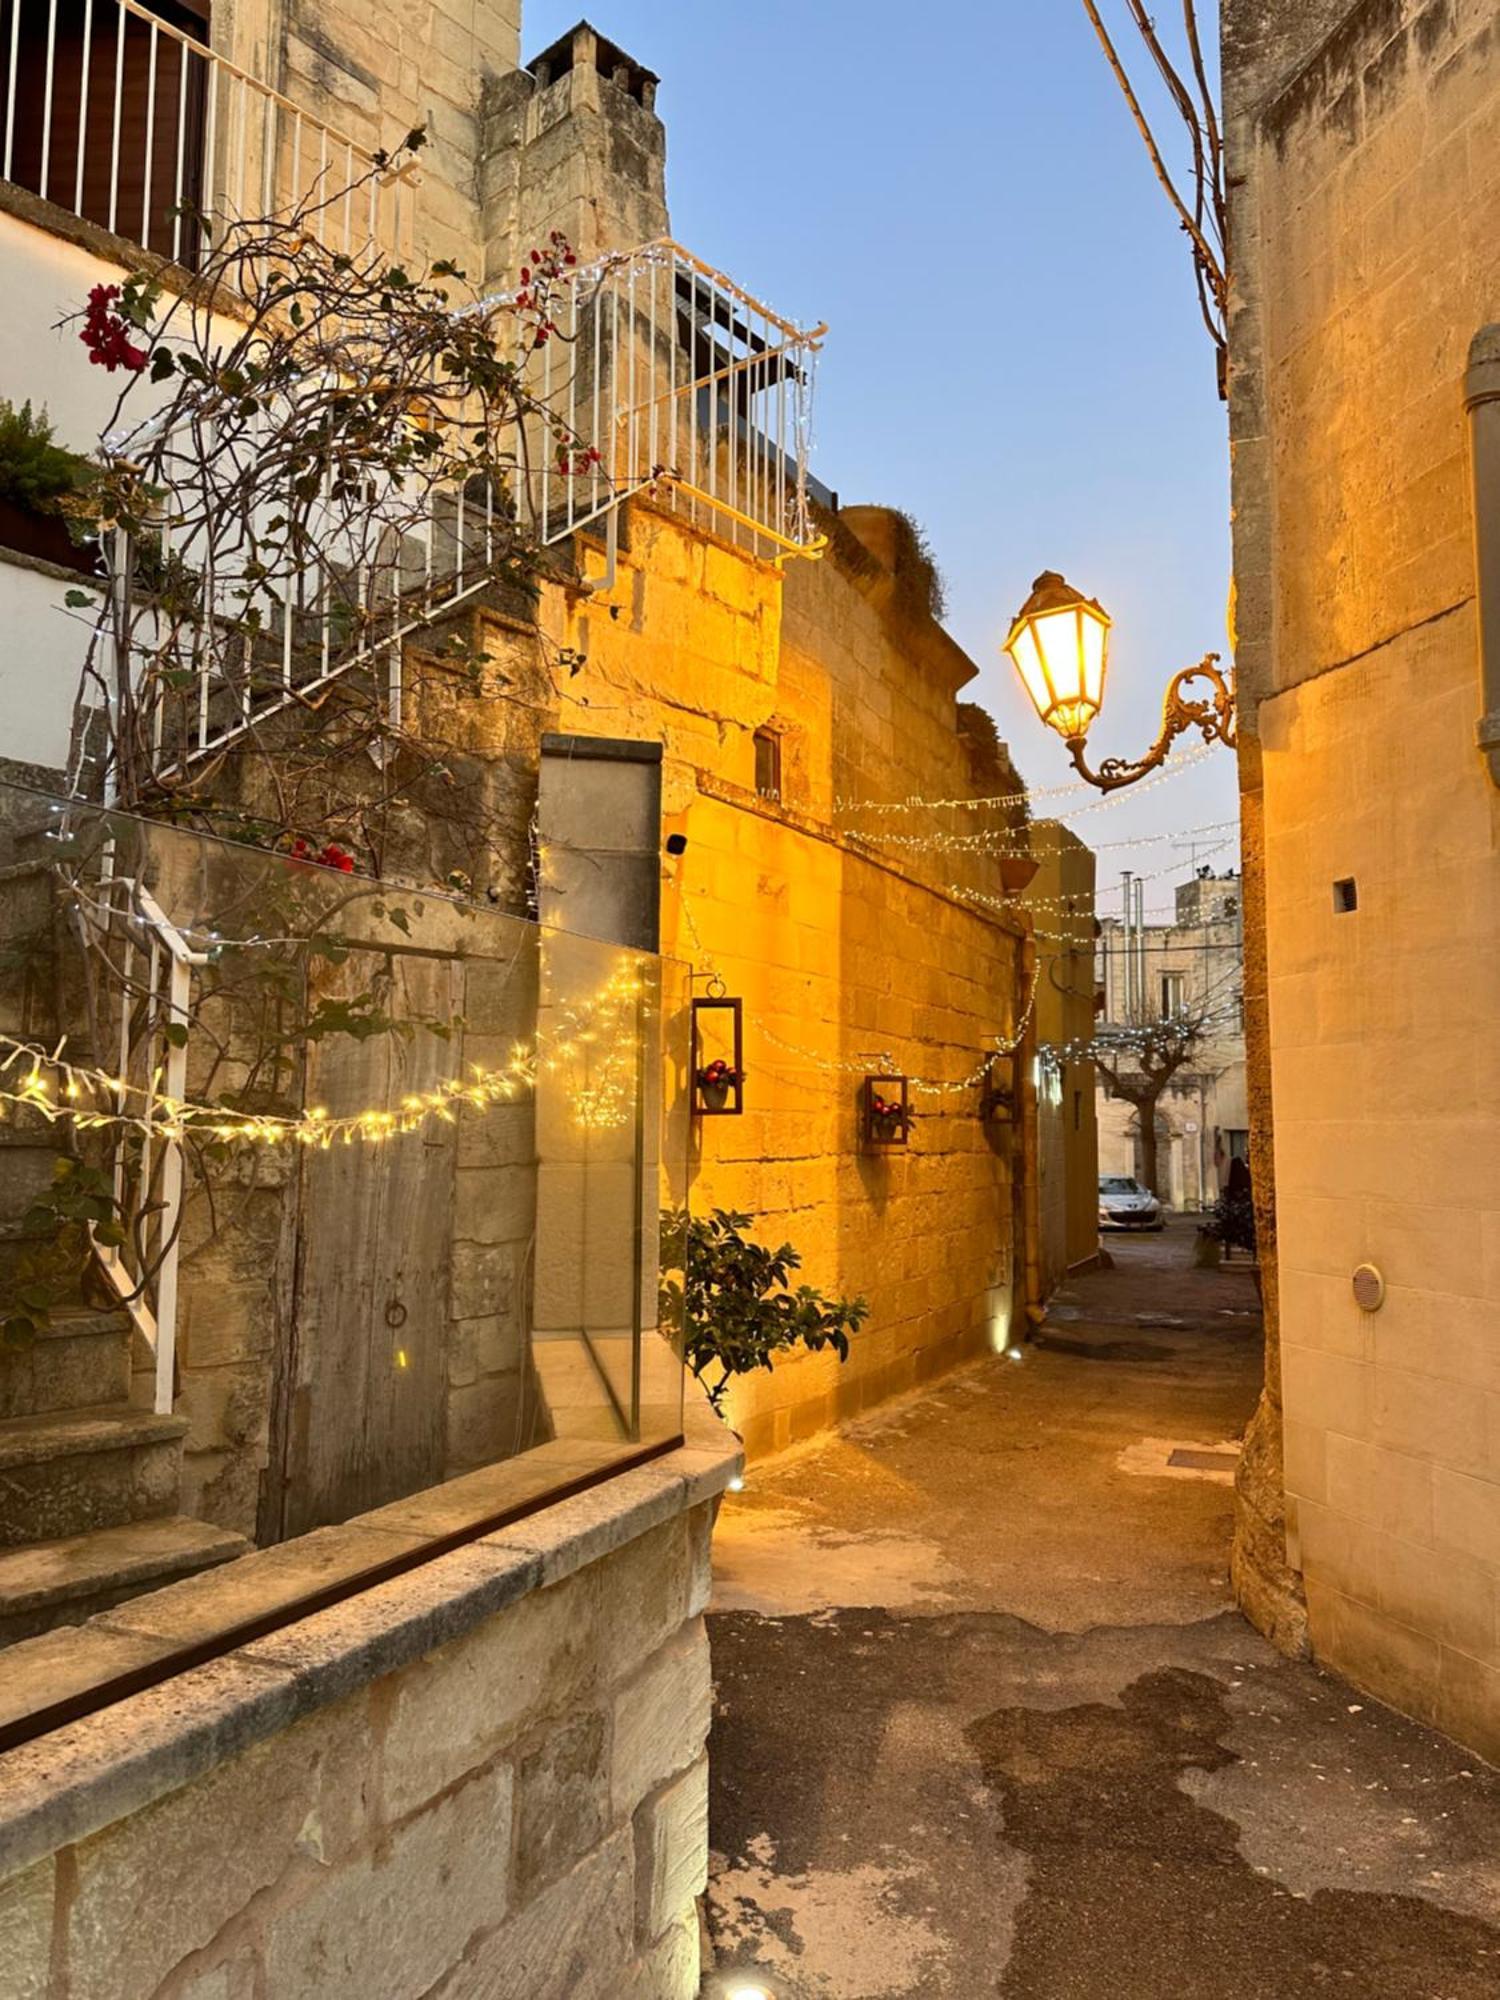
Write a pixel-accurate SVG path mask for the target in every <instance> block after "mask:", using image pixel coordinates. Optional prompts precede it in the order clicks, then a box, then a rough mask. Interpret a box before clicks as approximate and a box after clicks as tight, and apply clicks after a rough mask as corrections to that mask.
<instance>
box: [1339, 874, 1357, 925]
mask: <svg viewBox="0 0 1500 2000" xmlns="http://www.w3.org/2000/svg"><path fill="white" fill-rule="evenodd" d="M1333 908H1334V913H1335V915H1337V916H1340V917H1347V916H1348V914H1349V912H1350V911H1351V910H1357V909H1358V908H1359V885H1358V884H1357V883H1356V882H1355V879H1354V877H1353V876H1352V875H1346V876H1345V877H1344V879H1343V880H1342V881H1341V882H1335V883H1334V885H1333Z"/></svg>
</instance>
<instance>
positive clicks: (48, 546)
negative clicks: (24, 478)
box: [0, 499, 99, 576]
mask: <svg viewBox="0 0 1500 2000" xmlns="http://www.w3.org/2000/svg"><path fill="white" fill-rule="evenodd" d="M0 548H7V549H14V550H15V551H16V553H17V555H23V556H34V557H35V558H36V559H37V560H38V561H39V562H50V563H56V564H57V566H58V567H59V569H76V570H78V571H80V572H81V573H82V574H83V575H84V576H93V575H96V574H97V572H98V568H99V552H98V550H97V549H93V548H80V547H79V545H78V544H77V542H75V541H74V540H73V537H72V536H71V535H70V534H69V533H68V524H67V522H66V521H65V520H64V519H63V517H62V515H61V514H33V513H32V512H31V511H30V510H29V509H28V508H26V507H18V506H17V505H16V503H15V501H14V500H5V499H0Z"/></svg>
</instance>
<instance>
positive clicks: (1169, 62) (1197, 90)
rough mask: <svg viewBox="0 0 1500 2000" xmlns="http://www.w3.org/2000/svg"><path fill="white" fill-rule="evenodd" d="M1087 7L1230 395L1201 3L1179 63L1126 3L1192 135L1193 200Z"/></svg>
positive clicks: (1220, 153) (1190, 13)
mask: <svg viewBox="0 0 1500 2000" xmlns="http://www.w3.org/2000/svg"><path fill="white" fill-rule="evenodd" d="M1083 6H1084V11H1085V13H1087V15H1088V17H1089V20H1090V21H1091V22H1092V23H1093V26H1094V33H1095V34H1096V35H1097V36H1098V37H1099V45H1100V47H1101V48H1102V49H1103V50H1104V54H1105V58H1106V60H1107V61H1108V63H1109V66H1110V68H1111V69H1112V70H1113V72H1114V76H1115V81H1116V82H1117V83H1118V84H1119V86H1120V90H1121V92H1122V93H1123V95H1124V98H1125V102H1126V103H1127V104H1128V105H1129V107H1130V115H1131V116H1132V118H1134V120H1135V123H1136V129H1137V130H1138V131H1139V133H1140V135H1141V138H1142V140H1143V141H1144V143H1145V147H1146V151H1147V154H1148V155H1149V157H1150V160H1151V165H1152V168H1153V169H1154V171H1155V174H1156V178H1157V179H1158V180H1159V181H1160V182H1161V185H1162V188H1163V189H1164V191H1165V193H1166V196H1167V200H1168V201H1169V202H1170V203H1171V205H1172V208H1173V210H1174V212H1175V214H1176V216H1177V220H1178V224H1179V226H1180V228H1181V229H1182V231H1183V233H1184V235H1185V236H1186V237H1187V239H1188V245H1189V248H1190V249H1191V252H1192V258H1193V276H1194V280H1195V282H1196V284H1197V288H1198V309H1199V311H1200V312H1201V313H1202V315H1203V324H1204V326H1205V327H1206V328H1207V329H1208V335H1209V338H1210V339H1211V340H1212V341H1213V343H1214V348H1215V351H1216V354H1217V357H1218V374H1219V394H1220V396H1221V397H1223V396H1226V395H1227V393H1228V378H1227V356H1228V339H1227V314H1228V303H1229V264H1228V227H1227V221H1228V205H1227V202H1226V199H1225V189H1224V143H1223V134H1222V131H1221V128H1220V124H1219V112H1218V106H1217V105H1216V104H1215V102H1214V93H1213V89H1212V87H1211V85H1210V83H1209V80H1208V67H1207V64H1206V63H1205V61H1204V58H1203V39H1202V35H1201V33H1200V31H1199V26H1198V9H1197V0H1182V25H1183V53H1182V56H1181V58H1180V60H1178V61H1174V60H1173V59H1172V57H1171V56H1170V55H1169V54H1168V52H1167V49H1166V45H1165V43H1164V42H1163V40H1162V38H1161V34H1160V31H1159V30H1158V28H1157V25H1156V22H1155V21H1154V20H1153V19H1152V17H1151V16H1150V15H1149V14H1148V13H1147V12H1146V9H1145V8H1144V6H1142V4H1141V0H1125V6H1126V11H1127V12H1128V13H1129V15H1130V18H1131V20H1132V22H1133V23H1134V24H1135V28H1136V32H1137V34H1138V36H1139V38H1140V41H1141V43H1142V45H1143V47H1144V49H1145V52H1146V55H1147V56H1148V58H1149V59H1150V61H1151V63H1152V64H1153V65H1154V67H1155V69H1156V72H1157V75H1158V76H1159V77H1160V79H1161V82H1162V84H1163V85H1164V87H1165V89H1166V93H1167V96H1168V98H1169V99H1170V101H1171V105H1172V109H1173V112H1174V113H1175V115H1176V116H1177V118H1178V119H1180V121H1181V124H1182V128H1183V131H1184V132H1185V134H1186V136H1187V141H1188V169H1187V174H1188V183H1189V192H1187V193H1186V194H1185V193H1184V192H1183V190H1182V187H1181V186H1179V178H1180V176H1179V175H1178V174H1175V173H1174V172H1173V170H1172V169H1171V168H1170V167H1169V166H1168V165H1167V160H1166V155H1165V153H1164V152H1163V149H1162V146H1161V143H1160V141H1159V140H1158V138H1157V134H1156V130H1155V128H1154V127H1153V125H1152V123H1151V120H1150V118H1149V117H1148V116H1147V114H1146V111H1145V109H1144V107H1143V106H1142V103H1141V99H1140V95H1139V93H1138V91H1137V90H1136V87H1135V85H1134V83H1133V82H1132V81H1131V77H1130V72H1129V71H1128V70H1127V68H1126V66H1125V63H1124V60H1123V58H1122V57H1121V55H1120V52H1119V50H1118V48H1117V47H1116V46H1115V43H1114V40H1113V39H1112V37H1111V35H1110V33H1109V30H1108V28H1106V26H1105V25H1104V19H1103V16H1102V15H1101V14H1100V12H1099V9H1098V7H1097V6H1096V5H1095V4H1094V0H1083Z"/></svg>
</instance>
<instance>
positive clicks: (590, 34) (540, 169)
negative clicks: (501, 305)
mask: <svg viewBox="0 0 1500 2000" xmlns="http://www.w3.org/2000/svg"><path fill="white" fill-rule="evenodd" d="M656 84H657V79H656V77H655V76H653V75H652V73H651V71H650V70H648V69H643V68H642V66H641V65H640V64H639V63H638V62H635V61H633V60H632V59H631V57H629V56H628V55H626V54H625V52H624V50H623V49H619V48H616V47H615V45H614V43H613V42H608V41H606V40H605V39H604V37H603V36H602V35H600V34H598V33H597V32H596V31H595V30H594V29H593V28H591V27H590V26H589V25H588V23H587V22H586V21H581V22H580V23H579V24H578V26H577V27H576V28H574V29H573V31H572V33H571V34H567V35H564V36H562V38H561V39H560V40H558V41H556V42H554V43H553V44H552V46H551V48H549V49H544V50H543V52H542V53H541V55H539V56H537V57H536V58H535V60H534V61H532V62H531V63H529V64H528V65H527V66H526V67H525V68H524V69H519V70H514V71H512V72H511V73H510V74H509V75H506V76H501V77H496V78H493V79H491V80H489V81H488V82H487V83H486V85H485V90H484V96H483V99H482V101H481V107H480V130H481V141H480V168H479V199H480V223H481V233H482V236H483V240H484V253H485V265H484V280H485V282H486V283H487V284H491V285H501V284H504V283H505V282H506V281H507V280H508V279H510V278H512V277H513V276H514V274H515V272H516V271H517V270H518V269H519V267H520V265H521V264H522V263H524V262H525V257H526V252H527V250H528V249H530V247H531V246H532V244H533V243H538V242H541V241H543V240H544V239H545V237H546V234H547V232H548V231H549V230H552V229H560V230H561V231H562V233H563V235H564V236H566V237H567V239H568V241H569V242H570V243H571V244H572V246H573V248H574V249H575V250H576V251H577V253H578V256H579V258H580V260H586V259H588V258H590V257H594V256H597V255H598V254H599V253H600V252H601V251H604V250H628V249H631V248H632V247H633V246H634V245H636V244H637V243H646V242H649V241H650V240H651V238H652V237H654V236H664V235H666V234H667V230H668V222H667V195H666V156H667V142H666V132H665V129H664V127H663V126H662V122H661V120H660V119H659V118H658V117H657V115H656V111H655V108H654V107H655V102H656Z"/></svg>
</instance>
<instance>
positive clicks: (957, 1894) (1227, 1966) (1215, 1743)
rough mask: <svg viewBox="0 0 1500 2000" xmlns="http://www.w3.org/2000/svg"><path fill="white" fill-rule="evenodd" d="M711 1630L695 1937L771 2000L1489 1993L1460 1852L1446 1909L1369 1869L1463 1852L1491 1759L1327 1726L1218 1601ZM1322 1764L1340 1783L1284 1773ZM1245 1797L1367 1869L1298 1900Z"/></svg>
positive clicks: (724, 1624)
mask: <svg viewBox="0 0 1500 2000" xmlns="http://www.w3.org/2000/svg"><path fill="white" fill-rule="evenodd" d="M710 1629H711V1634H712V1639H713V1646H714V1662H715V1676H716V1682H717V1705H718V1713H717V1718H716V1721H715V1727H714V1739H713V1756H712V1759H711V1763H710V1771H711V1786H712V1804H711V1828H710V1839H711V1844H712V1846H713V1848H714V1850H715V1861H714V1879H713V1882H712V1884H711V1887H710V1892H709V1895H710V1926H711V1931H712V1934H713V1937H714V1942H715V1947H716V1950H717V1952H718V1954H719V1964H720V1968H721V1973H725V1972H728V1971H733V1972H736V1973H738V1974H741V1975H744V1976H749V1975H751V1974H752V1973H753V1974H754V1975H756V1976H758V1977H759V1978H760V1980H761V1981H762V1983H763V1984H765V1985H766V1986H767V1987H768V1988H769V1989H770V1990H771V1991H773V1992H774V1993H775V1994H776V1995H777V2000H959V1996H962V2000H978V1997H979V1996H982V1995H994V1996H997V2000H1177V1996H1183V2000H1311V1996H1326V1995H1329V1994H1335V1993H1343V1994H1349V1995H1351V1996H1357V2000H1494V1996H1495V1995H1496V1994H1497V1993H1500V1929H1496V1928H1494V1927H1492V1925H1491V1924H1490V1923H1489V1922H1488V1921H1486V1918H1487V1917H1488V1915H1489V1914H1490V1912H1491V1911H1492V1910H1493V1911H1494V1912H1495V1914H1497V1915H1500V1879H1495V1880H1486V1879H1479V1878H1477V1877H1475V1876H1474V1875H1473V1873H1472V1869H1471V1873H1470V1874H1469V1876H1468V1877H1467V1878H1466V1886H1465V1890H1464V1893H1463V1895H1462V1896H1459V1897H1457V1898H1455V1900H1458V1901H1460V1902H1462V1903H1464V1904H1465V1905H1466V1907H1464V1908H1461V1909H1453V1908H1449V1907H1445V1905H1444V1895H1443V1890H1442V1886H1441V1882H1440V1881H1436V1882H1434V1880H1432V1879H1430V1878H1429V1879H1428V1880H1427V1881H1426V1882H1425V1883H1424V1885H1423V1887H1422V1891H1421V1893H1420V1894H1418V1893H1404V1892H1402V1891H1400V1890H1393V1889H1392V1888H1391V1886H1389V1885H1391V1884H1394V1883H1397V1882H1402V1881H1403V1880H1404V1879H1405V1878H1406V1875H1407V1873H1409V1872H1412V1869H1411V1864H1412V1862H1413V1860H1414V1858H1415V1848H1416V1844H1417V1843H1418V1842H1419V1843H1420V1848H1421V1851H1422V1853H1423V1855H1424V1858H1431V1859H1433V1860H1436V1861H1437V1862H1439V1863H1441V1864H1444V1865H1445V1866H1448V1867H1452V1868H1453V1869H1454V1871H1455V1874H1457V1873H1458V1872H1459V1871H1460V1870H1461V1869H1462V1868H1463V1867H1464V1866H1465V1865H1466V1864H1472V1863H1474V1862H1476V1861H1477V1862H1478V1864H1479V1866H1480V1868H1481V1869H1483V1866H1484V1864H1483V1862H1482V1860H1480V1857H1481V1856H1482V1855H1483V1853H1484V1852H1485V1842H1486V1840H1487V1839H1488V1840H1489V1841H1490V1842H1491V1847H1490V1850H1489V1851H1490V1852H1496V1851H1500V1843H1496V1842H1495V1836H1496V1834H1497V1833H1500V1775H1497V1774H1494V1773H1490V1772H1487V1771H1485V1770H1484V1768H1483V1767H1482V1766H1481V1767H1478V1769H1477V1770H1469V1769H1462V1770H1461V1769H1460V1767H1461V1766H1465V1765H1466V1764H1467V1765H1472V1759H1469V1760H1466V1759H1465V1758H1464V1757H1463V1754H1462V1753H1461V1752H1459V1751H1457V1749H1456V1748H1455V1746H1453V1745H1451V1744H1447V1743H1444V1742H1443V1740H1442V1739H1441V1738H1439V1737H1436V1736H1434V1735H1432V1734H1431V1733H1430V1732H1427V1731H1423V1730H1419V1729H1418V1728H1417V1727H1416V1726H1415V1725H1413V1724H1408V1723H1405V1722H1403V1721H1401V1719H1400V1718H1397V1717H1394V1716H1391V1715H1390V1714H1389V1713H1388V1712H1387V1711H1382V1710H1380V1709H1379V1707H1378V1704H1373V1703H1364V1702H1362V1703H1360V1704H1358V1705H1357V1708H1356V1710H1355V1711H1351V1710H1350V1709H1349V1708H1348V1706H1347V1704H1346V1702H1345V1700H1344V1696H1345V1695H1346V1693H1347V1690H1345V1689H1343V1688H1342V1687H1341V1685H1340V1684H1339V1683H1338V1682H1336V1681H1334V1680H1332V1679H1331V1677H1328V1676H1325V1675H1321V1674H1320V1673H1318V1671H1317V1670H1316V1669H1314V1668H1311V1667H1308V1666H1305V1665H1299V1664H1295V1663H1291V1662H1286V1661H1280V1660H1275V1659H1273V1657H1272V1656H1270V1655H1269V1654H1268V1653H1265V1652H1264V1651H1261V1650H1258V1649H1257V1642H1255V1641H1254V1640H1253V1639H1252V1638H1251V1637H1250V1635H1248V1634H1247V1633H1246V1632H1245V1630H1244V1627H1243V1625H1242V1624H1241V1623H1240V1621H1239V1620H1238V1619H1237V1618H1235V1617H1233V1616H1232V1615H1230V1616H1222V1617H1218V1618H1212V1619H1208V1620H1205V1621H1203V1622H1202V1623H1201V1624H1199V1625H1196V1626H1189V1627H1180V1628H1175V1629H1174V1628H1166V1627H1154V1628H1153V1627H1134V1628H1132V1627H1120V1628H1102V1629H1101V1628H1095V1629H1094V1630H1092V1631H1090V1632H1087V1633H1073V1634H1068V1633H1061V1634H1059V1633H1048V1632H1043V1631H1041V1630H1039V1629H1037V1628H1036V1627H1034V1626H1030V1625H1028V1624H1026V1623H1025V1622H1024V1621H1022V1620H1020V1619H1016V1618H1014V1617H1011V1616H1008V1615H1007V1614H1004V1613H998V1612H995V1613H989V1612H986V1613H956V1614H952V1615H941V1616H931V1615H921V1614H915V1615H911V1614H900V1615H898V1614H894V1613H889V1612H884V1611H879V1610H869V1609H859V1610H855V1609H848V1608H846V1609H842V1610H837V1611H834V1610H829V1611H824V1612H821V1613H817V1614H815V1615H813V1616H810V1617H808V1616H798V1617H786V1618H776V1619H768V1618H763V1617H758V1616H755V1615H753V1614H750V1613H743V1612H736V1613H728V1614H715V1615H712V1616H711V1618H710ZM1334 1756H1338V1757H1341V1758H1342V1759H1343V1760H1344V1765H1345V1773H1346V1775H1345V1780H1344V1788H1343V1790H1342V1791H1341V1792H1340V1791H1330V1790H1329V1789H1328V1788H1327V1787H1326V1786H1322V1787H1319V1786H1316V1785H1314V1783H1313V1776H1312V1775H1311V1774H1309V1773H1308V1771H1307V1766H1308V1765H1309V1764H1314V1763H1315V1764H1316V1765H1317V1767H1318V1768H1319V1769H1320V1770H1321V1769H1323V1768H1334V1766H1333V1761H1332V1760H1333V1758H1334ZM1460 1781H1463V1782H1460ZM1309 1793H1311V1794H1312V1796H1311V1797H1309ZM1377 1794H1378V1796H1376V1795H1377ZM1267 1795H1274V1802H1275V1805H1276V1808H1277V1809H1279V1810H1286V1809H1288V1808H1289V1809H1290V1810H1291V1811H1293V1812H1294V1813H1295V1815H1296V1818H1297V1821H1298V1823H1299V1824H1300V1825H1301V1826H1302V1827H1303V1828H1304V1829H1305V1838H1306V1841H1307V1842H1308V1843H1310V1844H1312V1845H1315V1846H1316V1847H1317V1848H1318V1850H1319V1851H1320V1853H1323V1854H1325V1855H1326V1856H1327V1857H1329V1858H1330V1859H1332V1857H1333V1855H1334V1850H1335V1849H1336V1848H1337V1849H1338V1852H1339V1853H1340V1854H1342V1853H1343V1852H1344V1850H1343V1848H1342V1847H1341V1846H1340V1844H1339V1843H1340V1842H1341V1841H1342V1840H1343V1839H1345V1838H1349V1839H1354V1838H1356V1835H1357V1837H1360V1838H1363V1839H1364V1840H1365V1842H1366V1851H1365V1853H1364V1856H1363V1863H1362V1865H1365V1864H1368V1866H1367V1872H1368V1874H1369V1876H1370V1879H1372V1881H1378V1882H1380V1883H1381V1884H1382V1885H1383V1886H1382V1887H1381V1888H1380V1889H1372V1890H1370V1891H1364V1890H1358V1889H1351V1888H1347V1887H1342V1886H1325V1885H1324V1884H1323V1883H1321V1882H1319V1883H1317V1884H1316V1885H1315V1886H1312V1887H1308V1886H1307V1884H1306V1877H1307V1872H1308V1866H1309V1863H1308V1858H1307V1856H1306V1855H1305V1854H1303V1855H1299V1857H1298V1860H1297V1865H1296V1866H1295V1867H1292V1868H1289V1869H1287V1870H1285V1871H1283V1870H1281V1869H1280V1868H1279V1867H1274V1866H1273V1867H1267V1866H1266V1865H1265V1864H1264V1863H1263V1862H1259V1861H1258V1860H1257V1859H1256V1858H1253V1857H1256V1856H1258V1855H1259V1854H1261V1853H1263V1852H1265V1851H1267V1845H1268V1840H1269V1843H1270V1847H1271V1849H1272V1850H1273V1851H1274V1850H1276V1849H1279V1848H1280V1847H1282V1846H1284V1845H1286V1844H1287V1841H1286V1834H1285V1831H1284V1830H1283V1829H1281V1828H1280V1827H1278V1825H1277V1823H1276V1820H1275V1817H1274V1812H1273V1813H1272V1815H1271V1816H1270V1817H1269V1818H1267V1817H1266V1816H1265V1815H1264V1813H1263V1811H1262V1801H1263V1799H1264V1798H1265V1797H1266V1796H1267ZM1455 1795H1456V1796H1458V1797H1459V1798H1460V1799H1461V1801H1462V1805H1463V1808H1464V1814H1463V1815H1458V1814H1455V1815H1454V1816H1452V1817H1451V1818H1450V1812H1449V1807H1448V1802H1449V1801H1451V1800H1452V1799H1453V1798H1454V1797H1455ZM1226 1800H1227V1801H1233V1809H1234V1811H1235V1812H1236V1813H1240V1812H1243V1819H1241V1818H1238V1817H1232V1816H1231V1814H1230V1812H1229V1811H1226V1810H1222V1809H1219V1810H1216V1809H1215V1808H1216V1807H1219V1808H1222V1807H1223V1806H1224V1805H1225V1802H1226ZM1320 1814H1321V1818H1320V1817H1319V1815H1320ZM1351 1829H1354V1830H1356V1831H1351ZM1372 1829H1373V1830H1374V1833H1373V1845H1374V1846H1378V1847H1379V1848H1380V1849H1381V1852H1380V1853H1378V1854H1377V1853H1375V1852H1373V1851H1371V1849H1372ZM1414 1830H1415V1831H1414ZM1288 1858H1289V1860H1290V1859H1291V1855H1290V1853H1289V1857H1288ZM1341 1872H1342V1876H1343V1878H1344V1879H1345V1880H1347V1879H1349V1877H1350V1876H1351V1875H1352V1873H1353V1872H1354V1871H1353V1869H1352V1868H1351V1866H1350V1864H1349V1863H1348V1862H1347V1861H1345V1862H1343V1863H1342V1865H1341ZM1331 1873H1332V1874H1334V1875H1335V1876H1337V1875H1338V1874H1339V1873H1340V1864H1339V1863H1338V1862H1337V1861H1335V1862H1334V1865H1333V1868H1332V1870H1331ZM1432 1874H1433V1875H1434V1876H1437V1875H1440V1874H1441V1869H1438V1870H1433V1871H1432ZM1479 1909H1482V1910H1483V1911H1484V1913H1485V1914H1484V1916H1481V1915H1479V1914H1476V1911H1477V1910H1479ZM711 1990H712V1989H711Z"/></svg>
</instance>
